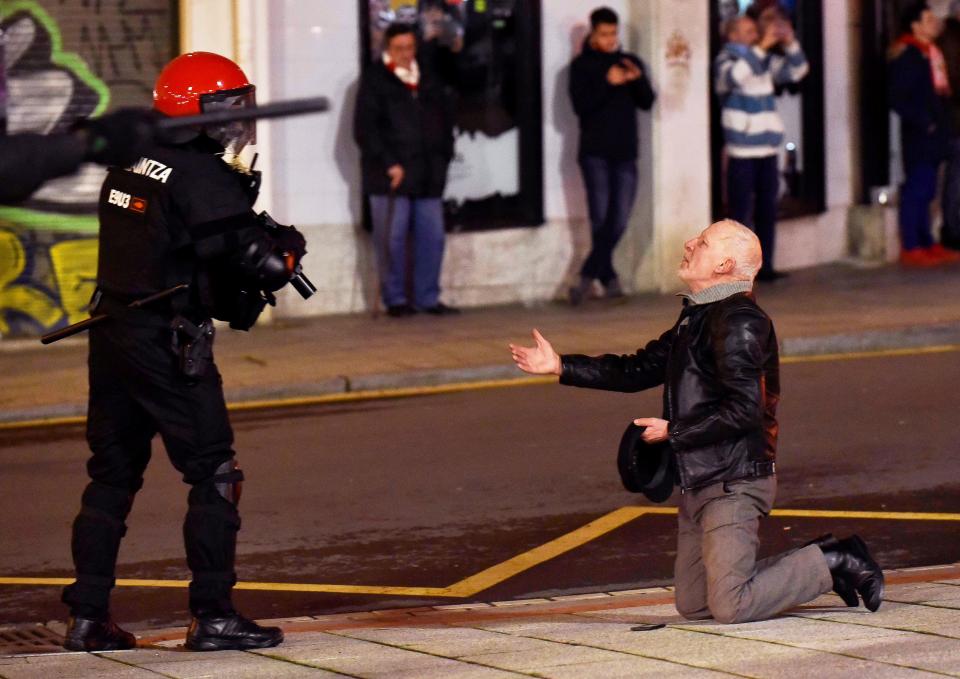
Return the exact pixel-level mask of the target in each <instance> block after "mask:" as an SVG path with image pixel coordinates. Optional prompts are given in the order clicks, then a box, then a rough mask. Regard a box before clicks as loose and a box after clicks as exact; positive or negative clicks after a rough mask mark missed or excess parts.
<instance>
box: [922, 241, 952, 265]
mask: <svg viewBox="0 0 960 679" xmlns="http://www.w3.org/2000/svg"><path fill="white" fill-rule="evenodd" d="M927 255H928V256H929V257H930V258H931V259H938V260H940V261H941V262H944V263H950V262H960V252H957V251H956V250H950V249H948V248H945V247H943V246H942V245H941V244H940V243H937V244H936V245H931V246H930V247H928V248H927Z"/></svg>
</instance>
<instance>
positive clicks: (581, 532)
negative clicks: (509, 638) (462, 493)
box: [450, 507, 647, 598]
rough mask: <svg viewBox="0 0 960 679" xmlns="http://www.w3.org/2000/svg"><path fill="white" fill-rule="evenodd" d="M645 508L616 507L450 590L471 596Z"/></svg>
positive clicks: (607, 531) (589, 539)
mask: <svg viewBox="0 0 960 679" xmlns="http://www.w3.org/2000/svg"><path fill="white" fill-rule="evenodd" d="M646 509H647V508H646V507H621V508H620V509H616V510H614V511H612V512H610V513H609V514H606V515H604V516H601V517H600V518H599V519H596V520H594V521H591V522H590V523H588V524H587V525H585V526H582V527H580V528H577V529H576V530H574V531H571V532H570V533H567V534H566V535H561V536H560V537H558V538H557V539H556V540H551V541H550V542H548V543H546V544H543V545H540V546H539V547H535V548H533V549H531V550H530V551H528V552H524V553H523V554H519V555H517V556H515V557H513V558H512V559H508V560H507V561H504V562H503V563H499V564H497V565H496V566H492V567H491V568H487V569H486V570H483V571H480V572H479V573H477V574H476V575H471V576H470V577H469V578H465V579H463V580H461V581H460V582H458V583H456V584H454V585H451V586H450V590H451V591H452V592H456V594H457V595H458V596H461V597H464V598H466V597H470V596H473V595H474V594H476V593H477V592H482V591H483V590H485V589H490V588H491V587H493V586H494V585H496V584H499V583H501V582H503V581H505V580H509V579H510V578H512V577H514V576H515V575H517V574H519V573H522V572H523V571H525V570H529V569H531V568H533V567H534V566H537V565H539V564H542V563H543V562H544V561H549V560H550V559H552V558H554V557H556V556H559V555H561V554H564V553H565V552H569V551H570V550H572V549H576V548H577V547H580V546H582V545H585V544H586V543H588V542H590V541H591V540H595V539H596V538H598V537H600V536H601V535H605V534H606V533H609V532H610V531H612V530H614V529H615V528H619V527H620V526H622V525H624V524H625V523H629V522H630V521H633V520H634V519H636V518H637V517H638V516H643V514H645V513H646Z"/></svg>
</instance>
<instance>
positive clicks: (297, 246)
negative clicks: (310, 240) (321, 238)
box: [270, 226, 307, 262]
mask: <svg viewBox="0 0 960 679" xmlns="http://www.w3.org/2000/svg"><path fill="white" fill-rule="evenodd" d="M270 235H271V237H272V238H273V242H274V243H276V246H277V248H279V249H280V250H281V251H283V252H289V253H290V254H292V255H294V256H295V257H296V259H297V261H298V262H299V261H300V260H301V259H303V256H304V255H305V254H307V241H306V239H304V237H303V235H302V234H301V233H300V232H299V231H297V230H296V229H295V228H293V227H292V226H278V227H277V228H276V229H275V230H274V232H273V233H272V234H270Z"/></svg>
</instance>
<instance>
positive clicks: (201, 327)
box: [90, 288, 216, 380]
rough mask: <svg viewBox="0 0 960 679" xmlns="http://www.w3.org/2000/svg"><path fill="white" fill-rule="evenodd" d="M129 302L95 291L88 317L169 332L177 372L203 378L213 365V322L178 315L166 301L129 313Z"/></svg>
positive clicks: (194, 377) (189, 377) (132, 310)
mask: <svg viewBox="0 0 960 679" xmlns="http://www.w3.org/2000/svg"><path fill="white" fill-rule="evenodd" d="M133 299H136V298H133ZM133 299H124V296H122V295H114V294H112V293H108V292H104V291H103V290H101V289H99V288H97V290H96V291H95V292H94V294H93V297H92V298H91V300H90V313H91V314H92V313H106V314H108V315H109V316H110V317H111V318H113V319H115V320H118V321H120V322H122V323H129V324H131V325H136V326H142V327H150V328H158V329H169V330H170V333H171V335H170V348H171V350H172V351H173V353H174V354H175V355H176V356H177V368H178V372H179V373H180V374H181V375H183V376H184V377H186V378H187V379H188V380H196V379H199V378H201V377H203V376H204V375H206V374H207V372H208V371H209V370H210V368H211V366H212V365H213V340H214V336H215V335H216V329H215V328H214V325H213V321H212V320H211V319H210V318H201V319H195V318H189V317H187V316H186V315H184V314H183V313H179V312H178V311H177V310H176V309H175V306H174V304H173V303H171V302H169V301H164V302H163V303H159V304H156V305H152V306H150V307H142V308H139V309H131V308H130V307H129V306H128V305H129V304H130V302H131V301H133Z"/></svg>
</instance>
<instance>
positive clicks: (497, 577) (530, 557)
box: [0, 506, 960, 599]
mask: <svg viewBox="0 0 960 679" xmlns="http://www.w3.org/2000/svg"><path fill="white" fill-rule="evenodd" d="M676 513H677V508H676V507H638V506H628V507H621V508H620V509H615V510H614V511H612V512H610V513H608V514H604V515H603V516H601V517H600V518H598V519H594V520H593V521H591V522H590V523H588V524H586V525H584V526H581V527H580V528H577V529H575V530H573V531H571V532H569V533H566V534H564V535H561V536H560V537H558V538H556V539H554V540H551V541H550V542H547V543H545V544H542V545H540V546H539V547H535V548H533V549H531V550H529V551H526V552H524V553H522V554H518V555H517V556H515V557H512V558H510V559H507V560H506V561H504V562H502V563H499V564H497V565H495V566H491V567H490V568H487V569H485V570H482V571H480V572H479V573H477V574H475V575H471V576H469V577H467V578H464V579H463V580H460V581H459V582H455V583H454V584H452V585H450V586H448V587H391V586H384V587H381V586H376V585H329V584H310V583H294V582H238V583H237V585H236V589H245V590H252V591H259V592H315V593H320V592H322V593H327V594H372V595H382V596H413V597H452V598H458V599H466V598H469V597H472V596H474V595H475V594H479V593H480V592H482V591H484V590H487V589H490V588H491V587H493V586H495V585H498V584H500V583H501V582H505V581H507V580H509V579H510V578H513V577H515V576H517V575H519V574H520V573H523V572H524V571H527V570H530V569H531V568H533V567H534V566H538V565H540V564H542V563H544V562H546V561H549V560H551V559H554V558H556V557H558V556H560V555H561V554H565V553H567V552H569V551H572V550H574V549H576V548H577V547H582V546H583V545H585V544H587V543H588V542H591V541H593V540H596V539H597V538H598V537H600V536H602V535H606V534H607V533H609V532H611V531H613V530H616V529H617V528H620V527H621V526H623V525H625V524H627V523H630V522H631V521H633V520H634V519H637V518H639V517H641V516H644V515H648V514H649V515H655V514H661V515H663V514H676ZM771 515H772V516H776V517H795V518H827V519H880V520H883V519H886V520H893V521H960V513H943V512H873V511H849V510H833V509H774V510H773V511H772V512H771ZM72 582H73V578H30V577H0V585H17V586H63V585H69V584H70V583H72ZM189 584H190V581H189V580H134V579H118V580H117V586H118V587H179V588H185V587H187V586H188V585H189Z"/></svg>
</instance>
